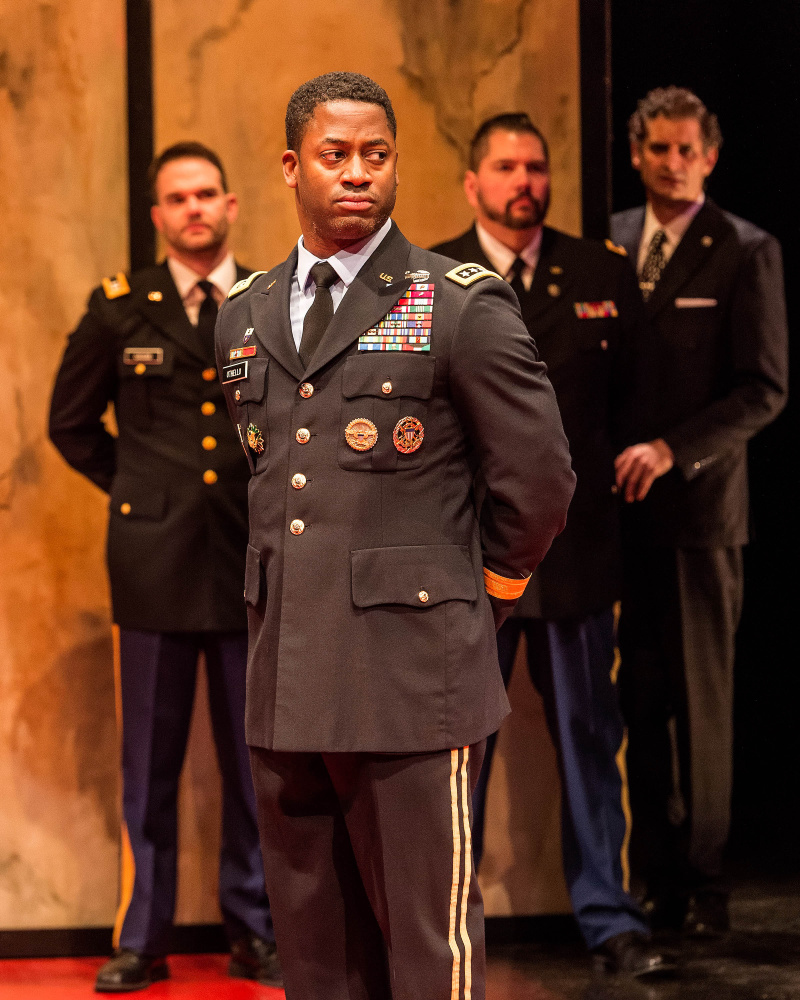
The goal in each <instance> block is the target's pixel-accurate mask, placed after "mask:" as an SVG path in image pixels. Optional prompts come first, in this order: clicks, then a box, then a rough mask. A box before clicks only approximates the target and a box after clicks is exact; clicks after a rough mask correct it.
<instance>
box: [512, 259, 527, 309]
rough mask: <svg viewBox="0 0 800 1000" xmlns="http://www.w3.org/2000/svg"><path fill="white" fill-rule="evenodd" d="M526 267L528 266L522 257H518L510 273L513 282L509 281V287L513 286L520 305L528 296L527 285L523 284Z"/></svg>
mask: <svg viewBox="0 0 800 1000" xmlns="http://www.w3.org/2000/svg"><path fill="white" fill-rule="evenodd" d="M525 266H526V265H525V261H524V260H523V259H522V257H517V258H516V260H515V261H514V263H513V264H512V265H511V267H510V268H509V271H508V273H509V274H510V275H511V281H509V285H511V287H512V288H513V289H514V291H515V292H516V293H517V298H518V299H519V301H520V303H521V302H522V300H523V298H524V297H525V295H526V294H527V292H526V291H525V285H524V284H523V281H522V272H523V271H524V270H525Z"/></svg>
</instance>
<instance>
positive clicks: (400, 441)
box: [392, 417, 425, 455]
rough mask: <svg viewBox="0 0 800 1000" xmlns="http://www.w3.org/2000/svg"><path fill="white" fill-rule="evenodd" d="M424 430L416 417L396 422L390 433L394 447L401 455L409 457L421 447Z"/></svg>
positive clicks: (404, 418)
mask: <svg viewBox="0 0 800 1000" xmlns="http://www.w3.org/2000/svg"><path fill="white" fill-rule="evenodd" d="M424 437H425V428H424V427H423V426H422V424H421V423H420V421H419V420H417V418H416V417H403V419H402V420H398V421H397V424H396V425H395V428H394V432H393V433H392V441H394V446H395V448H397V450H398V451H399V452H400V453H401V454H402V455H411V454H412V453H413V452H415V451H417V449H418V448H419V447H420V446H421V444H422V440H423V438H424Z"/></svg>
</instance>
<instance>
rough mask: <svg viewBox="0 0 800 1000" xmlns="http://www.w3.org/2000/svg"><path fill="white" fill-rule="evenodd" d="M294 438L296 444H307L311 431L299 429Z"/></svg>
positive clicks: (305, 428) (303, 428)
mask: <svg viewBox="0 0 800 1000" xmlns="http://www.w3.org/2000/svg"><path fill="white" fill-rule="evenodd" d="M294 438H295V441H297V443H298V444H308V442H309V441H310V440H311V431H310V430H309V429H308V428H307V427H301V428H300V430H299V431H298V432H297V433H296V434H295V436H294Z"/></svg>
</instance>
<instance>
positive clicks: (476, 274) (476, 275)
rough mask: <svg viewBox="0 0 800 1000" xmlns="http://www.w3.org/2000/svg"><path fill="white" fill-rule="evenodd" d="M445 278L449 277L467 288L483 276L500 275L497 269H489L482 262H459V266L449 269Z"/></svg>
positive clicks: (493, 276)
mask: <svg viewBox="0 0 800 1000" xmlns="http://www.w3.org/2000/svg"><path fill="white" fill-rule="evenodd" d="M445 278H449V279H450V280H451V281H455V283H456V284H457V285H462V286H463V287H464V288H467V287H468V286H469V285H472V284H474V283H475V282H476V281H480V280H481V278H500V275H499V274H497V273H496V272H495V271H489V270H487V269H486V268H485V267H482V266H481V265H480V264H459V266H458V267H454V268H453V270H452V271H448V272H447V274H446V275H445ZM502 280H503V279H502V278H500V281H502Z"/></svg>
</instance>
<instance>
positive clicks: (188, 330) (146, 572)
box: [50, 143, 280, 992]
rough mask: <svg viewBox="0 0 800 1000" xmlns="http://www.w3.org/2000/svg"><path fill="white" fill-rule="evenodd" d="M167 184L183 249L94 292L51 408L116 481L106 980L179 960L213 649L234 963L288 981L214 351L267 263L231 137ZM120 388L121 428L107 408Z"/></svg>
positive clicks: (59, 425) (169, 237)
mask: <svg viewBox="0 0 800 1000" xmlns="http://www.w3.org/2000/svg"><path fill="white" fill-rule="evenodd" d="M151 182H152V186H153V196H154V202H155V203H154V206H153V209H152V218H153V222H154V224H155V226H156V228H157V229H158V230H159V232H160V233H161V234H162V236H163V238H164V240H165V243H166V247H167V259H166V260H165V261H164V262H163V263H162V264H160V265H159V266H157V267H150V268H147V269H145V270H142V271H139V272H138V273H136V274H133V275H131V276H130V278H128V277H127V276H126V275H124V274H118V275H117V276H116V278H110V279H106V280H105V281H104V282H103V285H102V287H101V288H98V289H97V290H96V291H95V292H94V293H93V294H92V296H91V298H90V300H89V308H88V311H87V313H86V315H85V316H84V317H83V319H82V320H81V322H80V324H79V325H78V327H77V329H76V330H75V331H74V333H73V334H72V335H71V336H70V338H69V343H68V344H67V348H66V351H65V354H64V358H63V361H62V363H61V368H60V369H59V372H58V376H57V378H56V384H55V389H54V391H53V400H52V404H51V410H50V437H51V438H52V441H53V443H54V444H55V445H56V447H57V448H58V449H59V451H60V452H61V453H62V455H63V456H64V457H65V458H66V460H67V461H68V462H69V463H70V465H72V466H73V467H74V468H76V469H77V470H78V471H79V472H82V473H83V474H84V475H85V476H87V477H88V478H89V479H91V481H92V482H93V483H95V484H96V485H97V486H99V487H100V489H102V490H105V491H106V492H108V493H109V494H110V518H109V529H108V566H109V574H110V577H111V598H112V604H113V616H114V621H115V623H116V624H117V625H118V626H119V651H120V681H121V692H122V777H123V820H124V823H123V830H122V861H123V864H122V885H121V904H120V910H119V913H118V917H117V923H116V927H115V933H114V944H115V948H116V951H115V954H114V956H113V957H112V958H111V959H110V960H109V961H108V962H107V963H106V964H105V965H104V966H103V967H102V968H101V969H100V971H99V973H98V976H97V983H96V988H97V990H98V991H101V992H117V991H127V990H132V989H140V988H142V987H145V986H148V985H149V984H150V983H151V982H153V981H155V980H158V979H164V978H166V977H167V975H168V969H167V964H166V961H165V959H164V955H165V952H166V950H167V948H168V942H169V931H170V927H171V923H172V917H173V912H174V908H175V888H176V868H177V796H178V779H179V775H180V771H181V765H182V763H183V757H184V752H185V749H186V741H187V737H188V733H189V723H190V718H191V711H192V701H193V697H194V690H195V673H196V668H197V659H198V655H199V653H200V652H201V651H202V652H203V653H204V655H205V662H206V670H207V675H208V688H209V704H210V708H211V720H212V725H213V730H214V739H215V742H216V745H217V756H218V759H219V764H220V770H221V771H222V786H223V793H222V800H223V803H222V826H223V829H222V850H221V856H220V875H219V892H220V904H221V908H222V913H223V917H224V920H225V924H226V929H227V932H228V935H229V937H230V940H231V948H232V957H231V965H230V971H231V974H232V975H236V976H241V977H246V978H252V979H260V980H261V981H263V982H270V983H273V984H279V983H280V969H279V967H278V964H277V956H276V953H275V944H274V934H273V931H272V922H271V917H270V912H269V903H268V900H267V896H266V892H265V888H264V876H263V869H262V862H261V854H260V848H259V842H258V830H257V824H256V814H255V796H254V792H253V785H252V778H251V775H250V770H249V759H248V752H247V747H246V744H245V740H244V703H245V671H246V662H247V635H246V631H245V629H246V618H245V611H244V602H243V599H242V584H243V580H244V567H245V549H246V545H247V479H248V469H247V463H246V462H245V461H244V459H243V457H242V453H241V446H240V445H239V441H238V439H237V437H236V435H235V434H232V433H231V428H230V425H229V423H228V418H227V415H226V413H225V406H224V401H223V395H222V391H221V389H220V385H219V381H218V379H217V372H216V368H215V365H214V323H215V321H216V314H217V307H218V302H221V301H222V300H223V299H224V297H225V295H226V294H227V293H228V291H229V290H230V288H231V286H232V285H233V284H234V283H235V282H236V280H237V278H242V277H245V276H246V275H247V274H248V273H249V272H248V271H245V270H243V269H242V268H240V267H238V266H237V265H236V263H235V261H234V259H233V255H232V254H231V253H230V252H229V250H228V229H229V226H230V224H231V223H232V222H233V221H234V220H235V218H236V214H237V201H236V196H235V195H234V194H231V193H229V192H228V191H227V187H226V182H225V176H224V172H223V168H222V164H221V163H220V161H219V158H218V157H217V156H216V154H215V153H213V152H212V151H211V150H209V149H207V148H206V147H204V146H202V145H200V144H198V143H180V144H178V145H176V146H172V147H170V148H169V149H167V150H165V151H164V152H163V153H162V154H161V155H160V156H159V157H158V159H157V160H156V161H155V162H154V164H153V166H152V168H151ZM109 402H113V404H114V410H115V415H116V421H117V425H118V428H119V437H117V438H115V437H112V435H111V434H110V433H108V431H107V430H106V428H105V426H104V424H103V422H102V417H103V414H104V412H105V410H106V407H107V405H108V403H109Z"/></svg>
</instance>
